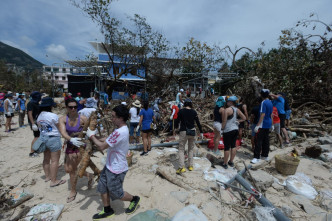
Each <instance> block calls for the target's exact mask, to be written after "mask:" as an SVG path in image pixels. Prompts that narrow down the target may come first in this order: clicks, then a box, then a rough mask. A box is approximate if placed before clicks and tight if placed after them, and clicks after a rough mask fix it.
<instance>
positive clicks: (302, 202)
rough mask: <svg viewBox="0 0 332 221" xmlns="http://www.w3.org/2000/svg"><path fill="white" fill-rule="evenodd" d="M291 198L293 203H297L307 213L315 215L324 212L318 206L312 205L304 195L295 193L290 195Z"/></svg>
mask: <svg viewBox="0 0 332 221" xmlns="http://www.w3.org/2000/svg"><path fill="white" fill-rule="evenodd" d="M291 200H292V201H293V202H294V203H295V204H298V205H299V206H300V207H301V208H302V209H303V210H304V211H305V212H306V213H308V214H309V215H316V214H319V213H326V212H325V211H324V210H323V209H321V208H320V207H318V206H314V205H312V204H311V202H310V200H309V199H307V198H306V197H305V196H301V195H295V196H292V197H291Z"/></svg>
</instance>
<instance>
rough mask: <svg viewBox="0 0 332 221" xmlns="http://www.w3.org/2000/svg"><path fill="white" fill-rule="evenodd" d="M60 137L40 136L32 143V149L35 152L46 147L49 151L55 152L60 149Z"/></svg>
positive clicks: (41, 150) (42, 150) (40, 151)
mask: <svg viewBox="0 0 332 221" xmlns="http://www.w3.org/2000/svg"><path fill="white" fill-rule="evenodd" d="M61 147H62V144H61V137H57V136H56V137H52V136H46V135H44V136H40V137H39V138H38V139H37V140H36V142H35V143H34V144H33V145H32V149H33V150H34V151H36V152H37V153H42V152H44V151H45V150H46V149H49V150H50V151H51V152H57V151H59V150H61Z"/></svg>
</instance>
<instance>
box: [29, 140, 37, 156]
mask: <svg viewBox="0 0 332 221" xmlns="http://www.w3.org/2000/svg"><path fill="white" fill-rule="evenodd" d="M37 139H38V137H35V138H33V140H32V142H31V149H30V153H33V152H34V150H33V149H32V146H33V144H34V143H35V142H36V140H37Z"/></svg>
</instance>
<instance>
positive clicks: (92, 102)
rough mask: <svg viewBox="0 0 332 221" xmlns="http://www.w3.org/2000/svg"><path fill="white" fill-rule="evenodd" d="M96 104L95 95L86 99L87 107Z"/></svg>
mask: <svg viewBox="0 0 332 221" xmlns="http://www.w3.org/2000/svg"><path fill="white" fill-rule="evenodd" d="M94 105H95V101H94V98H93V97H89V98H88V99H86V103H85V107H90V108H91V107H93V106H94Z"/></svg>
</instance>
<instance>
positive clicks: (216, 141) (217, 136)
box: [213, 128, 221, 152]
mask: <svg viewBox="0 0 332 221" xmlns="http://www.w3.org/2000/svg"><path fill="white" fill-rule="evenodd" d="M220 138H221V135H220V132H219V131H218V130H217V129H216V128H214V137H213V142H214V148H213V151H214V152H217V150H218V146H219V141H220Z"/></svg>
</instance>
